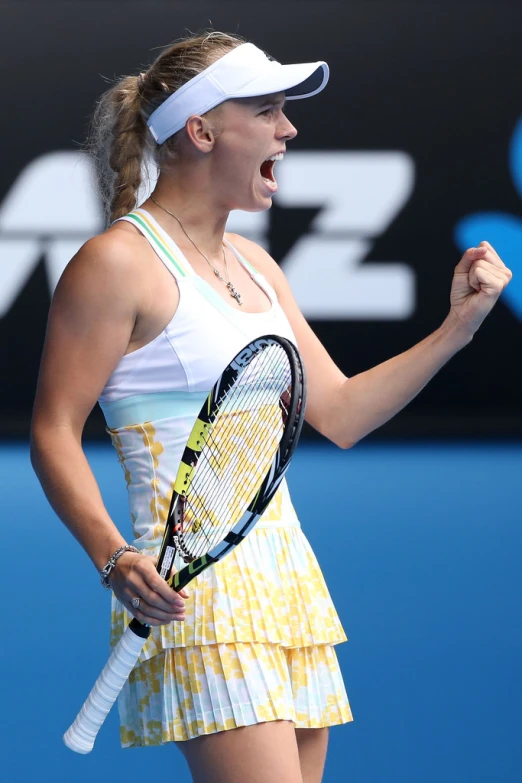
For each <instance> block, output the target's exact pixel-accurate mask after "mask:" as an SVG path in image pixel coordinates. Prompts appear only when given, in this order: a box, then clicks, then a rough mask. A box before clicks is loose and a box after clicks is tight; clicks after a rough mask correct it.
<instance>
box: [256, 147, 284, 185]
mask: <svg viewBox="0 0 522 783" xmlns="http://www.w3.org/2000/svg"><path fill="white" fill-rule="evenodd" d="M278 160H283V153H282V152H280V153H278V154H277V155H272V157H270V158H267V160H265V161H263V163H262V164H261V167H260V172H261V176H262V177H263V179H264V181H265V182H266V183H267V185H270V186H271V187H274V186H277V182H276V178H275V176H274V165H275V163H276V161H278Z"/></svg>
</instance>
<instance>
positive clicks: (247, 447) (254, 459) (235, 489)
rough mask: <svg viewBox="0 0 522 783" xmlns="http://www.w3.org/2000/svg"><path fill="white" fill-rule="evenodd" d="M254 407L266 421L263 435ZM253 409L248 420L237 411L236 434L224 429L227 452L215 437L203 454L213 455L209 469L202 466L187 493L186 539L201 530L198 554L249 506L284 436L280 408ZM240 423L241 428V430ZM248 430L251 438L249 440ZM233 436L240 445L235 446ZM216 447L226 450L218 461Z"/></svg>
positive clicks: (235, 417)
mask: <svg viewBox="0 0 522 783" xmlns="http://www.w3.org/2000/svg"><path fill="white" fill-rule="evenodd" d="M252 410H253V411H255V414H256V417H260V419H261V420H262V422H263V427H264V435H262V434H261V432H260V428H259V420H258V421H256V420H255V419H254V418H253V416H252ZM252 410H251V411H250V416H249V417H248V418H249V419H252V420H250V421H245V420H244V417H243V416H242V417H241V420H240V421H238V417H237V414H236V415H234V421H233V422H232V424H233V425H235V429H236V436H235V438H234V435H233V434H232V433H231V432H230V426H229V427H226V428H223V429H222V430H221V435H222V440H223V441H228V443H229V445H230V446H231V448H229V452H228V454H227V453H226V452H224V451H222V450H221V449H220V448H219V442H218V441H216V439H215V438H212V442H211V443H209V448H208V449H207V450H206V453H205V455H204V457H203V460H204V459H205V457H207V456H208V455H210V460H209V463H208V466H207V471H205V468H204V467H203V468H202V469H201V472H199V475H198V480H197V481H195V482H194V484H193V486H192V488H191V491H190V492H189V493H188V500H189V507H190V511H189V510H188V511H187V515H186V520H187V521H189V520H190V518H192V525H190V524H188V525H187V524H186V525H185V533H186V535H185V543H187V535H188V534H189V533H194V534H199V533H201V534H202V536H203V539H204V540H203V541H202V540H200V541H199V546H198V547H197V550H194V551H197V552H198V554H199V553H200V550H201V547H202V546H204V545H205V542H206V543H207V544H208V543H212V542H213V541H214V540H215V539H220V538H222V537H223V536H224V535H225V533H226V528H227V527H228V528H230V527H232V526H233V525H234V524H235V522H236V521H237V519H238V518H239V516H240V515H241V513H242V511H243V510H244V508H246V507H247V506H248V504H249V500H250V499H251V498H252V497H254V495H255V493H256V491H257V489H258V486H259V485H260V483H261V480H262V478H263V476H264V475H265V473H266V472H267V471H268V468H269V467H270V464H271V461H272V460H273V459H274V457H275V454H276V452H277V448H278V445H279V439H280V437H281V421H280V414H279V412H278V411H277V410H276V411H274V408H272V409H271V411H269V412H268V413H271V417H270V416H269V415H267V409H265V410H261V409H260V408H259V407H255V406H254V408H253V409H252ZM270 418H271V420H270ZM238 425H239V426H240V429H241V432H239V434H238V433H237V429H238ZM248 433H249V434H250V436H249V440H250V442H248ZM245 437H247V440H245ZM270 438H271V440H272V442H271V443H270V440H269V439H270ZM219 440H221V439H219ZM234 440H235V441H236V444H235V445H236V446H237V449H234V448H233V447H234ZM216 449H218V451H219V454H225V459H221V461H220V463H219V464H217V462H218V460H217V459H216ZM241 453H242V454H243V456H242V457H238V454H241ZM200 459H201V458H200ZM198 470H199V466H198ZM209 473H210V476H209ZM209 479H210V480H209ZM239 480H240V481H239ZM209 484H210V486H209ZM192 548H193V549H194V547H192Z"/></svg>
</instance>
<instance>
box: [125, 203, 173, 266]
mask: <svg viewBox="0 0 522 783" xmlns="http://www.w3.org/2000/svg"><path fill="white" fill-rule="evenodd" d="M126 217H128V218H131V219H132V220H134V221H135V222H136V223H139V225H140V226H142V227H143V228H144V229H145V231H146V232H147V234H148V235H149V236H150V237H151V238H152V239H153V241H154V242H155V244H156V245H158V247H159V248H161V250H162V251H163V252H164V253H165V255H166V256H167V258H168V259H169V261H170V262H171V263H172V265H173V266H175V267H176V269H177V270H178V272H179V273H180V274H181V275H182V276H183V277H188V275H187V272H186V271H185V270H184V269H183V267H182V266H180V264H179V262H178V261H177V260H176V258H175V257H174V256H173V255H172V253H171V251H170V250H169V248H168V247H167V246H166V244H165V243H164V242H163V241H162V240H161V239H160V238H159V237H158V236H156V234H155V233H154V232H153V231H152V229H151V228H150V226H148V225H147V223H146V222H145V221H144V220H143V218H142V217H141V215H139V214H137V213H136V212H129V214H128V215H127V216H126Z"/></svg>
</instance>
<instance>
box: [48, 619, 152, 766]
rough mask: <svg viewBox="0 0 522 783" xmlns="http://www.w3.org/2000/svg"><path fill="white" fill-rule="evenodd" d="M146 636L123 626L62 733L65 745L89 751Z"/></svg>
mask: <svg viewBox="0 0 522 783" xmlns="http://www.w3.org/2000/svg"><path fill="white" fill-rule="evenodd" d="M145 642H146V638H141V637H140V636H137V635H136V634H135V633H134V631H133V630H132V628H130V627H129V628H127V629H126V631H125V633H124V634H123V636H122V637H121V639H120V640H119V642H118V644H117V645H116V647H115V648H114V650H113V651H112V653H111V656H110V658H109V660H108V661H107V663H106V664H105V666H104V668H103V671H102V673H101V674H100V676H99V677H98V679H97V680H96V682H95V684H94V687H93V689H92V690H91V692H90V694H89V695H88V697H87V699H86V700H85V702H84V705H83V707H82V708H81V710H80V712H79V713H78V715H77V716H76V720H75V721H74V723H73V724H72V725H71V726H70V727H69V728H68V729H67V731H66V732H65V734H64V735H63V741H64V742H65V744H66V745H67V747H68V748H70V749H71V750H74V751H75V752H76V753H90V751H91V750H92V749H93V746H94V741H95V739H96V736H97V734H98V731H99V730H100V728H101V726H102V724H103V722H104V720H105V718H106V717H107V715H108V714H109V712H110V709H111V707H112V705H113V704H114V702H115V701H116V699H117V698H118V696H119V694H120V691H121V689H122V688H123V686H124V685H125V683H126V682H127V680H128V678H129V675H130V673H131V671H132V670H133V668H134V667H135V665H136V662H137V660H138V658H139V655H140V653H141V651H142V649H143V645H144V644H145Z"/></svg>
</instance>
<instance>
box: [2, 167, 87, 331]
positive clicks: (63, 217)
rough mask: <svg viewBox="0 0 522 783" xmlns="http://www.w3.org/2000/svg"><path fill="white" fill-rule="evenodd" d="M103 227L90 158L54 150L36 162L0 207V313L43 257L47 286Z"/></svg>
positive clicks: (22, 175)
mask: <svg viewBox="0 0 522 783" xmlns="http://www.w3.org/2000/svg"><path fill="white" fill-rule="evenodd" d="M101 228H102V216H101V212H100V204H99V199H98V196H97V194H96V190H95V187H94V181H93V178H92V168H91V163H90V160H89V158H88V157H87V156H86V155H85V154H84V153H81V152H52V153H49V154H47V155H43V156H42V157H40V158H37V159H36V160H34V161H32V162H31V163H30V164H29V165H28V166H27V167H26V168H25V169H24V170H23V171H22V173H21V174H20V176H19V177H18V179H17V180H16V182H15V183H14V185H13V187H12V188H11V190H10V191H9V192H8V194H7V196H6V197H5V199H4V201H3V202H2V205H1V207H0V317H1V316H3V315H5V314H6V313H7V312H8V310H9V309H10V307H11V306H12V304H13V303H14V301H15V300H16V297H17V296H18V294H19V293H20V291H21V290H22V289H23V287H24V285H25V283H26V281H27V279H28V278H29V277H30V275H31V274H32V272H33V270H34V268H35V266H36V264H37V263H38V262H39V261H40V259H41V258H42V256H43V257H44V262H45V265H46V271H47V279H48V281H49V288H50V290H51V292H52V291H54V288H55V286H56V283H57V282H58V279H59V277H60V275H61V274H62V272H63V270H64V269H65V267H66V265H67V262H68V261H69V260H70V259H71V257H72V256H73V255H74V254H75V253H76V252H77V251H78V250H79V248H80V247H81V246H82V245H83V243H84V242H85V241H86V240H87V239H88V238H89V237H91V236H92V235H93V234H97V233H98V232H99V231H100V230H101Z"/></svg>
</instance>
